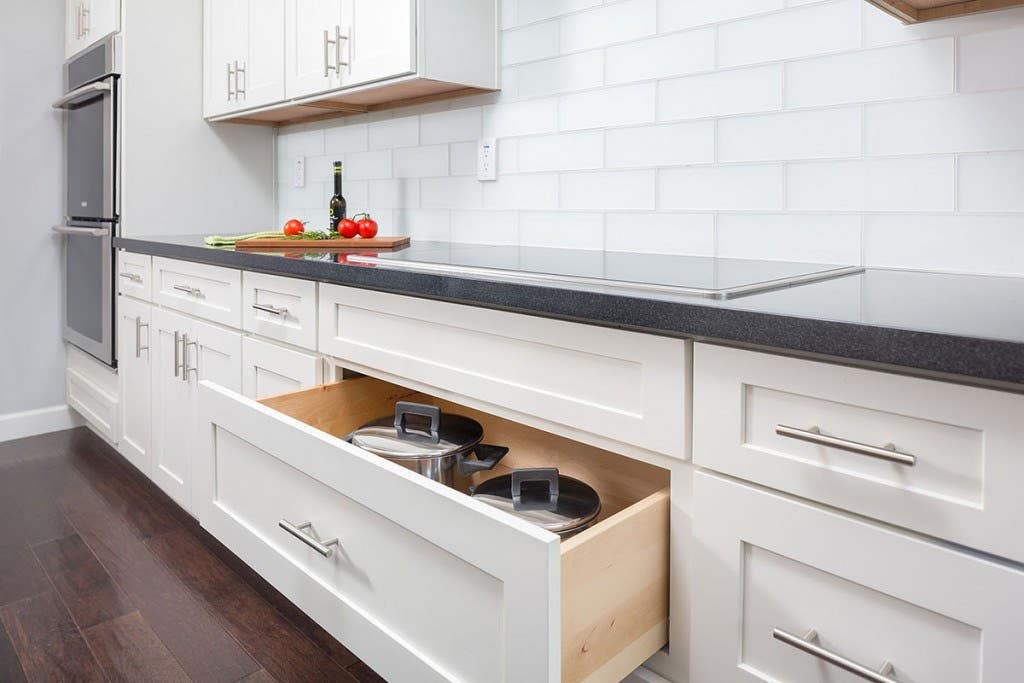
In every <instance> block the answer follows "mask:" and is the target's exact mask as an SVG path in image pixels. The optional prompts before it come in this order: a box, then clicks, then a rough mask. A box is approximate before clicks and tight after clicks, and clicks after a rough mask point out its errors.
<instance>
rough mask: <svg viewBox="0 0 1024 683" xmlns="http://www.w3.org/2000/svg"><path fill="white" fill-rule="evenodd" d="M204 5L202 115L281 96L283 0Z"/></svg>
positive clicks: (221, 0) (224, 0) (223, 0)
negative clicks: (203, 103) (203, 88)
mask: <svg viewBox="0 0 1024 683" xmlns="http://www.w3.org/2000/svg"><path fill="white" fill-rule="evenodd" d="M310 4H317V3H310ZM203 9H204V21H205V30H204V36H205V38H204V43H205V46H204V50H205V59H204V68H205V70H206V87H205V109H206V112H205V113H206V116H217V115H219V114H225V113H228V112H232V111H235V110H238V109H246V108H250V107H258V106H261V105H264V104H267V103H270V102H276V101H278V100H280V99H281V98H283V97H284V32H283V21H284V0H206V2H205V4H204V7H203Z"/></svg>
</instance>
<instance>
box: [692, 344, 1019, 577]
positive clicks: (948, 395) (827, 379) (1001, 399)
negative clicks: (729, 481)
mask: <svg viewBox="0 0 1024 683" xmlns="http://www.w3.org/2000/svg"><path fill="white" fill-rule="evenodd" d="M693 405H694V434H693V439H694V442H693V443H694V462H695V463H696V464H698V465H701V466H703V467H708V468H710V469H714V470H717V471H719V472H723V473H725V474H729V475H732V476H735V477H740V478H743V479H748V480H750V481H754V482H757V483H760V484H763V485H765V486H769V487H771V488H775V489H779V490H782V491H787V492H791V493H794V494H796V495H799V496H802V497H805V498H810V499H812V500H818V501H821V502H823V503H827V504H829V505H833V506H836V507H840V508H843V509H847V510H852V511H853V512H856V513H858V514H862V515H866V516H868V517H873V518H875V519H880V520H882V521H885V522H889V523H892V524H896V525H899V526H904V527H907V528H910V529H914V530H916V531H920V532H922V533H926V534H930V535H932V536H936V537H938V538H943V539H947V540H951V541H955V542H957V543H961V544H964V545H967V546H970V547H974V548H979V549H981V550H985V551H988V552H992V553H997V554H1000V555H1004V556H1006V557H1010V558H1013V559H1016V560H1024V537H1022V536H1021V535H1020V534H1019V533H1016V530H1017V529H1018V528H1019V527H1020V525H1021V524H1022V523H1024V499H1022V498H1021V496H1020V492H1019V490H1018V486H1017V485H1016V483H1017V482H1019V481H1022V480H1024V458H1022V457H1021V452H1020V451H1021V447H1020V444H1021V443H1022V442H1024V422H1022V420H1021V415H1024V396H1020V395H1018V394H1011V393H1008V392H1001V391H993V390H989V389H980V388H975V387H965V386H960V385H956V384H950V383H948V382H939V381H934V380H926V379H919V378H914V377H905V376H902V375H895V374H890V373H883V372H877V371H872V370H863V369H858V368H849V367H843V366H838V365H833V364H829V363H820V362H817V361H808V360H800V359H795V358H786V357H782V356H776V355H771V354H766V353H757V352H753V351H745V350H740V349H731V348H726V347H720V346H712V345H709V344H697V345H696V348H695V350H694V401H693ZM794 430H797V431H794ZM822 439H832V440H833V441H822ZM835 440H838V441H835ZM908 456H909V457H910V458H912V459H908ZM893 458H896V459H901V460H900V461H893V460H892V459H893Z"/></svg>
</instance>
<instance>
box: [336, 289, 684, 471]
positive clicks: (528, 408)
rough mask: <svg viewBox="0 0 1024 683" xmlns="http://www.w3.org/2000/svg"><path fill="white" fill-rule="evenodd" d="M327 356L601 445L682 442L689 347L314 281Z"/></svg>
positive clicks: (680, 449) (662, 446) (668, 449)
mask: <svg viewBox="0 0 1024 683" xmlns="http://www.w3.org/2000/svg"><path fill="white" fill-rule="evenodd" d="M319 349H320V351H321V352H322V353H325V354H328V355H331V356H335V357H337V358H340V359H342V360H344V361H347V362H348V363H350V364H355V365H358V366H361V369H367V368H368V369H370V370H377V371H382V372H384V373H387V374H388V375H389V376H391V377H401V378H407V379H410V380H413V381H415V382H419V383H422V384H423V385H425V386H429V387H432V388H437V389H441V390H444V391H450V392H453V393H455V394H458V395H460V396H467V397H470V398H473V399H476V400H479V401H482V402H484V403H486V404H492V405H494V406H501V407H502V408H505V409H509V410H512V411H516V412H517V413H518V414H519V415H521V416H523V418H522V419H523V421H529V422H530V424H534V425H535V426H539V427H541V428H543V429H545V430H548V431H554V432H557V433H559V434H564V435H566V436H569V437H570V438H573V439H577V440H579V441H586V442H588V443H593V444H595V445H597V446H600V447H603V448H614V449H616V450H626V451H627V452H628V450H629V447H630V446H631V447H635V448H640V449H645V450H650V451H656V452H658V453H664V454H666V455H670V456H673V457H676V458H685V457H687V455H688V453H687V444H688V443H689V434H688V425H689V419H688V418H689V415H688V411H689V360H690V358H689V354H690V346H689V342H687V341H684V340H680V339H669V338H667V337H658V336H654V335H647V334H640V333H637V332H626V331H623V330H612V329H607V328H603V327H595V326H593V325H582V324H578V323H569V322H563V321H559V320H548V319H546V318H538V317H535V316H527V315H519V314H515V313H505V312H502V311H492V310H487V309H483V308H477V307H474V306H462V305H457V304H450V303H444V302H439V301H429V300H426V299H417V298H413V297H407V296H398V295H394V294H384V293H381V292H371V291H364V290H354V289H350V288H346V287H339V286H336V285H323V284H322V285H320V344H319Z"/></svg>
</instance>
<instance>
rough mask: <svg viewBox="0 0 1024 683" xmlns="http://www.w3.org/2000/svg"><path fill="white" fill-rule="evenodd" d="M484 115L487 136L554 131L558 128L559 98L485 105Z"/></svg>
mask: <svg viewBox="0 0 1024 683" xmlns="http://www.w3.org/2000/svg"><path fill="white" fill-rule="evenodd" d="M483 117H484V135H485V136H487V137H492V138H502V137H506V136H512V135H534V134H537V133H553V132H554V131H556V130H558V100H530V101H527V102H509V103H504V104H496V105H493V106H489V107H484V112H483Z"/></svg>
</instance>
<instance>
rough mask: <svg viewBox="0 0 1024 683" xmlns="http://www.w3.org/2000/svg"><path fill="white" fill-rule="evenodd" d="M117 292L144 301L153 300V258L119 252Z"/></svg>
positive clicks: (146, 255)
mask: <svg viewBox="0 0 1024 683" xmlns="http://www.w3.org/2000/svg"><path fill="white" fill-rule="evenodd" d="M117 291H118V293H120V294H125V295H127V296H133V297H135V298H136V299H142V300H143V301H152V300H153V257H151V256H149V255H148V254H133V253H131V252H130V251H124V250H123V249H122V250H118V252H117Z"/></svg>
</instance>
